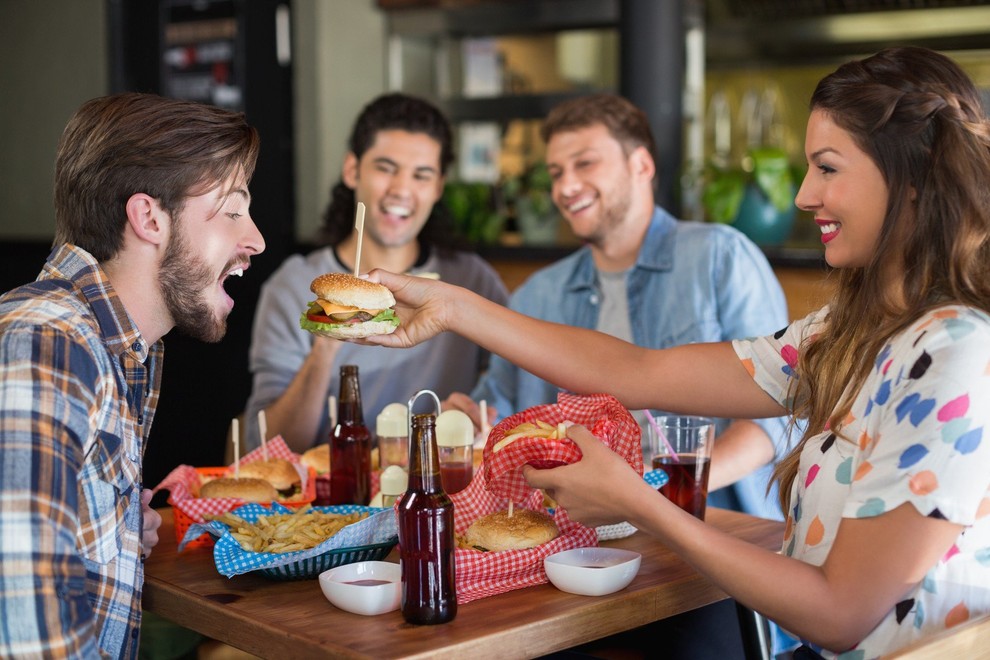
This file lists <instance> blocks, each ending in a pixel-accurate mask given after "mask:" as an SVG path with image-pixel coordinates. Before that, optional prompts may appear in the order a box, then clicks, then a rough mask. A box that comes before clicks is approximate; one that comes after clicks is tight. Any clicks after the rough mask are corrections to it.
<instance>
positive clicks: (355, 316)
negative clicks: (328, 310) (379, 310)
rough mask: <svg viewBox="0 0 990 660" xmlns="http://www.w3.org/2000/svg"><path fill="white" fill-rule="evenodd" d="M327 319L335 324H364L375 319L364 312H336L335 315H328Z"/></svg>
mask: <svg viewBox="0 0 990 660" xmlns="http://www.w3.org/2000/svg"><path fill="white" fill-rule="evenodd" d="M327 317H328V318H330V319H332V320H333V321H335V322H337V323H364V322H365V321H370V320H371V319H373V318H375V317H374V315H373V314H369V313H368V312H366V311H364V310H361V311H358V312H338V313H336V314H328V315H327Z"/></svg>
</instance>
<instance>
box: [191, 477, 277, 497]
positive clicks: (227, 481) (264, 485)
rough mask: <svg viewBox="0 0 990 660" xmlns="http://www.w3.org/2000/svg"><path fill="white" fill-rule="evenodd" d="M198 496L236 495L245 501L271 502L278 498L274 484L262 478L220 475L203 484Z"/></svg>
mask: <svg viewBox="0 0 990 660" xmlns="http://www.w3.org/2000/svg"><path fill="white" fill-rule="evenodd" d="M199 496H200V497H236V498H239V499H242V500H244V501H245V502H273V501H275V500H277V499H278V493H277V492H276V491H275V486H272V485H271V484H270V483H268V482H267V481H265V480H264V479H253V478H249V477H245V478H242V479H234V478H233V477H220V478H219V479H212V480H211V481H207V482H206V483H205V484H203V485H202V486H201V487H200V489H199Z"/></svg>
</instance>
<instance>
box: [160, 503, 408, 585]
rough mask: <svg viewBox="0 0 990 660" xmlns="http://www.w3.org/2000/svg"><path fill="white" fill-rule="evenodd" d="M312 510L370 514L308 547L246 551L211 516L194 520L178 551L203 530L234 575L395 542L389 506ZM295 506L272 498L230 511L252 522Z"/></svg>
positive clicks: (221, 565)
mask: <svg viewBox="0 0 990 660" xmlns="http://www.w3.org/2000/svg"><path fill="white" fill-rule="evenodd" d="M313 510H315V511H322V512H324V513H344V514H346V513H355V512H358V513H363V512H367V513H368V514H369V515H368V517H367V518H365V519H364V520H361V521H359V522H356V523H353V524H351V525H348V526H347V527H344V528H343V529H342V530H340V531H339V532H337V533H336V534H334V535H333V536H331V537H330V538H329V539H327V540H326V541H324V542H323V543H321V544H319V545H317V546H315V547H312V548H309V549H307V550H298V551H296V552H248V551H247V550H244V549H243V548H242V547H241V546H240V544H239V543H238V542H237V541H236V540H235V539H234V537H233V536H231V534H230V528H229V527H228V526H227V525H225V524H223V523H222V522H219V521H216V520H213V521H210V522H206V523H194V524H192V525H190V526H189V530H188V531H187V532H186V535H185V536H184V537H183V539H182V542H181V543H180V544H179V551H180V552H181V551H182V549H183V548H184V547H185V544H186V543H187V542H188V541H192V540H193V539H195V538H196V537H198V536H199V535H200V534H202V533H204V532H206V533H207V534H210V535H211V536H213V537H215V538H216V539H217V542H216V545H214V546H213V560H214V562H215V563H216V565H217V571H219V573H220V574H221V575H226V576H227V577H233V576H235V575H241V574H242V573H250V572H251V571H257V570H260V569H266V568H273V567H276V566H284V565H287V564H292V563H295V562H300V561H302V560H305V559H310V558H312V557H317V556H319V555H322V554H324V553H327V552H330V551H331V550H340V549H344V548H356V547H360V546H366V545H374V544H378V543H387V542H398V538H399V532H398V527H397V525H396V521H395V511H394V510H393V509H392V508H391V507H390V508H387V509H383V508H380V507H370V506H360V505H357V504H342V505H336V506H314V507H313ZM295 511H296V510H295V509H289V508H287V507H284V506H282V505H281V504H278V503H277V502H273V503H272V506H271V508H268V507H265V506H262V505H260V504H245V505H243V506H241V507H238V508H237V509H235V510H234V511H232V512H231V513H233V514H234V515H237V516H240V517H241V518H243V519H244V520H246V521H248V522H250V523H254V522H257V520H258V518H259V517H260V516H268V515H272V514H277V513H295Z"/></svg>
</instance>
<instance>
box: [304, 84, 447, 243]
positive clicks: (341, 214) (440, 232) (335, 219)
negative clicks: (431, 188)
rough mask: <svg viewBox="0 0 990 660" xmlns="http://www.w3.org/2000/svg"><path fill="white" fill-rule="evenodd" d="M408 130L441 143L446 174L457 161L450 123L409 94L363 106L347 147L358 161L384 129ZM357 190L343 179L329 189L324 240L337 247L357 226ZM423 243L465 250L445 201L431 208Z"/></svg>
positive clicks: (386, 96) (421, 237)
mask: <svg viewBox="0 0 990 660" xmlns="http://www.w3.org/2000/svg"><path fill="white" fill-rule="evenodd" d="M390 130H397V131H407V132H409V133H422V134H424V135H427V136H429V137H431V138H432V139H434V140H436V141H437V143H438V144H439V145H440V173H441V174H443V175H446V173H447V169H448V168H449V167H450V164H451V163H452V162H453V161H454V146H453V138H452V135H451V129H450V123H449V122H448V121H447V118H446V117H444V115H443V113H442V112H440V110H439V109H437V108H436V107H435V106H434V105H432V104H431V103H428V102H427V101H424V100H423V99H419V98H416V97H414V96H409V95H407V94H399V93H392V94H384V95H382V96H379V97H378V98H376V99H374V100H373V101H371V103H369V104H368V105H366V106H364V109H362V110H361V114H360V115H358V118H357V121H355V122H354V128H353V129H352V130H351V136H350V138H349V139H348V141H347V145H348V149H349V150H350V152H351V153H353V154H354V155H355V156H356V157H357V159H358V160H361V157H362V156H363V155H364V152H366V151H367V150H368V149H369V148H370V147H371V145H373V144H374V142H375V138H376V137H377V136H378V133H380V132H381V131H390ZM354 210H355V200H354V191H353V190H351V189H350V188H348V187H347V186H346V185H345V184H344V182H343V181H342V180H338V181H337V183H335V184H334V186H333V188H332V189H331V190H330V203H329V205H327V209H326V211H324V212H323V229H322V231H321V238H322V242H323V243H324V244H326V245H331V246H337V245H339V244H340V243H341V241H343V240H344V239H345V238H347V236H349V235H350V233H351V230H352V229H353V228H354ZM418 241H419V243H420V245H423V246H426V245H430V246H435V247H437V248H439V249H441V250H444V249H446V250H455V249H463V248H464V244H463V241H462V240H460V239H459V238H458V237H457V236H456V235H455V233H454V230H453V222H452V221H451V218H450V212H449V211H448V210H447V207H446V206H445V205H444V203H443V200H438V201H437V203H436V204H434V206H433V210H432V211H430V217H429V218H427V220H426V224H425V225H424V226H423V229H422V231H420V233H419V237H418Z"/></svg>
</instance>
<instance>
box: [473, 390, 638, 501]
mask: <svg viewBox="0 0 990 660" xmlns="http://www.w3.org/2000/svg"><path fill="white" fill-rule="evenodd" d="M536 420H540V421H543V422H547V423H549V424H553V425H556V424H558V423H560V422H574V423H576V424H581V425H583V426H586V427H588V430H590V431H591V433H592V435H594V436H595V437H596V438H599V439H600V440H601V441H602V442H603V443H605V446H606V447H608V448H609V449H611V450H612V451H614V452H615V453H617V454H619V455H620V456H622V457H623V458H624V459H626V462H627V463H629V465H631V466H632V468H633V469H634V470H636V472H637V474H640V475H642V474H643V450H642V447H641V444H640V432H639V424H637V423H636V420H635V419H633V416H632V415H631V414H629V411H628V410H626V409H625V407H624V406H623V405H622V404H620V403H619V402H618V401H617V400H616V399H615V398H614V397H612V396H609V395H608V394H591V395H587V396H578V395H576V394H566V393H561V394H559V395H558V396H557V403H556V405H553V404H547V405H542V406H534V407H532V408H529V409H527V410H524V411H522V412H520V413H516V414H515V415H512V416H511V417H506V418H505V419H503V420H502V421H501V422H499V423H498V424H496V425H495V426H494V427H493V428H492V430H491V432H490V433H489V434H488V442H486V443H485V450H484V458H483V461H484V463H483V465H484V474H485V485H486V487H487V488H488V490H490V491H492V492H493V493H494V494H495V495H497V496H498V497H501V498H503V499H512V500H514V501H517V502H518V501H521V500H522V499H523V498H525V497H526V496H528V495H529V494H530V492H531V491H532V490H533V489H532V488H530V486H529V484H527V483H526V480H525V479H524V478H523V475H522V466H523V465H526V464H527V463H529V464H530V465H533V466H534V467H538V468H544V467H554V466H556V465H564V464H568V463H576V462H577V461H579V460H581V450H580V449H578V447H577V445H576V444H574V442H573V441H572V440H570V439H569V438H564V439H563V440H548V439H547V438H536V437H529V438H527V437H524V438H519V439H518V440H514V441H512V442H510V443H509V444H508V445H506V446H505V447H503V448H502V449H500V450H499V451H498V453H495V452H493V451H492V449H493V447H494V446H495V444H496V443H498V442H499V441H500V440H501V439H502V438H504V437H505V436H506V435H508V434H509V431H511V430H512V429H514V428H515V427H517V426H519V425H520V424H522V423H523V422H534V421H536Z"/></svg>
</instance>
